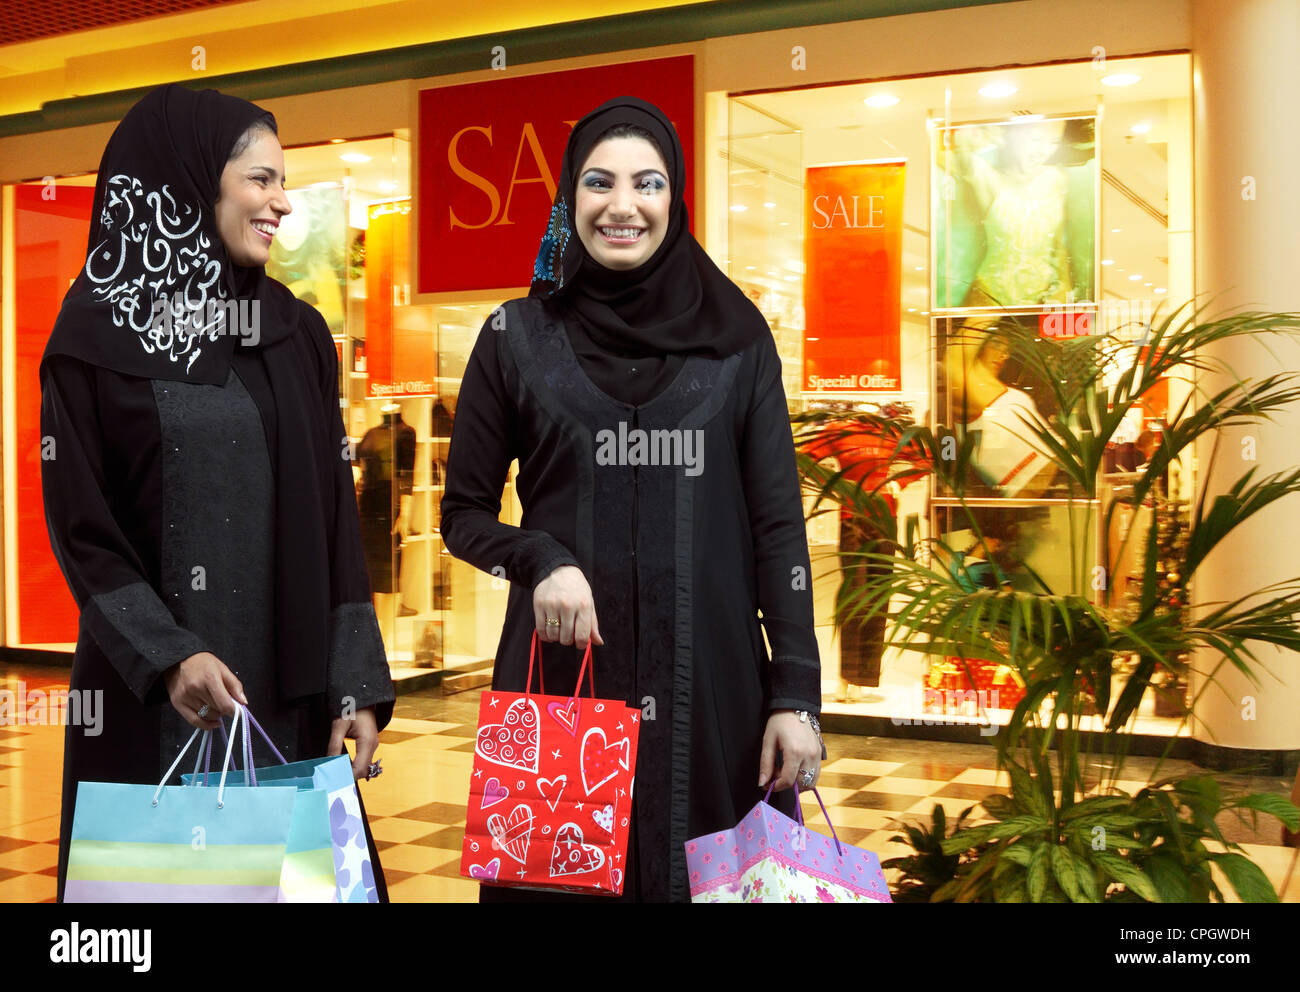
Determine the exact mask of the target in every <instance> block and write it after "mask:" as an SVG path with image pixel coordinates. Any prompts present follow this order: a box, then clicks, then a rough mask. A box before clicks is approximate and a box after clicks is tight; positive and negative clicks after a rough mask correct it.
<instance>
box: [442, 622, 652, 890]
mask: <svg viewBox="0 0 1300 992" xmlns="http://www.w3.org/2000/svg"><path fill="white" fill-rule="evenodd" d="M537 657H538V644H537V635H536V634H534V635H533V643H532V648H531V650H530V652H529V659H528V689H529V691H528V692H523V693H518V692H498V691H494V690H486V691H484V693H483V695H482V697H481V699H480V702H479V722H478V733H477V736H476V739H475V744H474V767H473V771H472V773H471V777H470V788H469V805H468V810H467V814H466V822H465V841H464V846H463V848H462V851H461V865H460V868H461V874H462V875H465V876H466V877H468V878H472V879H474V880H476V881H479V882H483V883H486V884H491V885H505V886H515V887H521V888H535V889H546V890H552V891H565V892H587V893H591V894H603V895H619V894H621V893H622V891H623V880H624V879H623V871H624V868H625V866H626V862H627V843H628V834H629V832H630V830H631V826H630V824H631V813H632V792H633V785H634V781H635V776H636V747H637V737H638V732H639V731H640V722H639V721H640V718H641V711H640V710H638V709H635V708H633V707H630V706H628V705H627V704H626V703H625V702H623V701H622V700H614V699H597V698H595V695H596V690H595V682H594V674H592V659H591V647H590V645H588V647H587V652H586V655H585V656H584V658H583V660H582V668H581V670H580V671H579V672H578V685H577V687H576V688H575V689H574V692H573V695H571V696H547V695H541V694H538V695H534V694H532V692H531V690H532V682H533V661H534V659H535V658H537ZM540 667H541V666H540V662H539V664H538V668H539V685H541V682H540ZM587 675H590V676H591V679H592V681H591V684H590V688H591V696H590V697H582V696H579V695H578V693H579V691H580V690H581V688H582V680H583V678H584V676H587ZM541 687H542V692H543V693H544V692H545V686H544V685H542V686H541Z"/></svg>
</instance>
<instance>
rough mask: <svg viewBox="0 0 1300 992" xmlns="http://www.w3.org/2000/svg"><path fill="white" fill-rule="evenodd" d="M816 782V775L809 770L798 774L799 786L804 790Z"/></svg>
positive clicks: (806, 769)
mask: <svg viewBox="0 0 1300 992" xmlns="http://www.w3.org/2000/svg"><path fill="white" fill-rule="evenodd" d="M816 781H817V773H816V772H815V771H813V770H812V769H811V768H805V769H804V770H803V771H801V772H800V773H799V784H800V785H802V786H803V787H804V788H805V789H811V788H812V784H813V783H814V782H816Z"/></svg>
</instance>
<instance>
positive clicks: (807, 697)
mask: <svg viewBox="0 0 1300 992" xmlns="http://www.w3.org/2000/svg"><path fill="white" fill-rule="evenodd" d="M821 700H822V666H821V664H820V663H819V662H817V661H814V660H812V659H809V658H796V657H793V656H790V655H777V656H776V657H774V658H773V659H772V677H771V692H770V699H769V701H768V704H767V708H768V709H769V710H807V711H808V712H809V713H811V714H813V715H814V716H818V715H820V714H821V711H822V701H821Z"/></svg>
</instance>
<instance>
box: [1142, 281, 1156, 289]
mask: <svg viewBox="0 0 1300 992" xmlns="http://www.w3.org/2000/svg"><path fill="white" fill-rule="evenodd" d="M1142 285H1143V286H1145V287H1146V288H1147V289H1150V288H1151V287H1152V286H1154V285H1155V283H1150V282H1144V283H1143V284H1142Z"/></svg>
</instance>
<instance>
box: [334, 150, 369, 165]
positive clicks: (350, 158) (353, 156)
mask: <svg viewBox="0 0 1300 992" xmlns="http://www.w3.org/2000/svg"><path fill="white" fill-rule="evenodd" d="M339 158H341V159H343V161H344V162H352V163H353V164H355V165H361V164H362V163H364V162H369V161H370V156H369V155H366V154H364V153H362V152H344V153H343V154H342V155H340V156H339Z"/></svg>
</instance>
